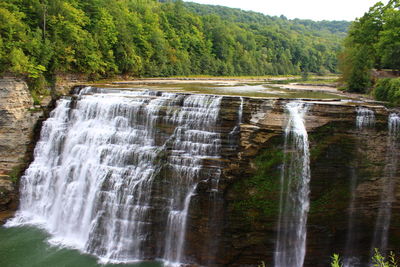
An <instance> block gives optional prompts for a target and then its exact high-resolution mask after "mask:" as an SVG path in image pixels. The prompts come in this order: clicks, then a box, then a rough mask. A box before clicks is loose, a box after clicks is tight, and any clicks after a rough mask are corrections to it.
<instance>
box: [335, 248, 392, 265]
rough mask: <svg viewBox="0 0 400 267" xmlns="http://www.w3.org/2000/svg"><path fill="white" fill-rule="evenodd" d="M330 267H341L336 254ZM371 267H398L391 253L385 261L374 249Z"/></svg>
mask: <svg viewBox="0 0 400 267" xmlns="http://www.w3.org/2000/svg"><path fill="white" fill-rule="evenodd" d="M331 266H332V267H343V265H342V263H341V262H340V257H339V255H338V254H333V257H332V262H331ZM371 266H372V267H398V265H397V262H396V256H395V255H394V253H393V252H390V254H389V256H388V259H386V258H385V257H384V256H382V254H381V253H380V252H379V250H378V249H375V254H374V255H373V256H372V265H371Z"/></svg>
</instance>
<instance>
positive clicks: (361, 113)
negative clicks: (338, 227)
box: [343, 107, 375, 267]
mask: <svg viewBox="0 0 400 267" xmlns="http://www.w3.org/2000/svg"><path fill="white" fill-rule="evenodd" d="M356 112H357V117H356V127H357V131H358V132H359V133H361V132H363V131H368V130H369V129H371V128H373V127H374V125H375V113H374V111H373V110H370V109H368V108H363V107H358V108H357V109H356ZM359 143H360V142H358V144H359ZM357 168H358V166H357V163H356V166H353V167H352V168H351V179H350V204H349V214H348V226H347V234H346V245H345V254H344V259H343V265H344V267H355V266H359V264H360V259H359V258H358V256H357V255H356V250H357V241H356V239H357V237H356V235H355V232H356V231H355V229H354V228H355V223H356V215H357V214H356V211H357V206H358V205H357V201H356V199H357V194H356V192H357V183H358V174H357V171H356V169H357Z"/></svg>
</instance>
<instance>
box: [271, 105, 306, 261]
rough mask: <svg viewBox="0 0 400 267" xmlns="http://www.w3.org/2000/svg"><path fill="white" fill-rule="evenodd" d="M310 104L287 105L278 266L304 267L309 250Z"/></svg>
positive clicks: (276, 251)
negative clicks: (306, 117) (307, 125)
mask: <svg viewBox="0 0 400 267" xmlns="http://www.w3.org/2000/svg"><path fill="white" fill-rule="evenodd" d="M307 109H308V107H307V105H305V104H304V103H300V102H292V103H288V104H287V105H286V110H287V112H288V114H289V118H288V122H287V126H286V129H285V144H284V152H285V159H284V163H283V166H282V171H281V197H280V212H279V222H278V237H277V244H276V250H275V266H276V267H294V266H296V267H301V266H303V262H304V257H305V253H306V235H307V230H306V225H307V214H308V210H309V206H310V200H309V192H310V189H309V182H310V178H311V175H310V152H309V143H308V134H307V130H306V126H305V121H304V116H305V115H306V113H307Z"/></svg>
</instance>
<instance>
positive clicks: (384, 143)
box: [188, 99, 400, 266]
mask: <svg viewBox="0 0 400 267" xmlns="http://www.w3.org/2000/svg"><path fill="white" fill-rule="evenodd" d="M287 102H288V100H257V99H245V100H244V105H243V106H244V108H243V119H242V124H241V127H240V133H239V135H238V136H237V140H236V142H237V148H236V151H235V152H234V153H228V154H225V155H222V158H223V159H224V168H223V172H222V173H223V175H222V177H221V180H220V190H221V193H220V194H221V195H220V202H219V207H218V209H217V210H218V212H216V213H215V214H216V215H215V218H214V222H215V227H214V228H213V229H214V230H213V231H214V232H213V233H209V232H208V233H207V230H206V229H207V225H210V222H209V221H207V222H205V221H204V219H203V220H201V219H200V218H204V217H207V215H206V214H204V210H208V212H209V210H210V209H209V208H208V209H207V207H210V205H209V202H210V201H209V200H207V197H206V196H207V195H206V194H205V192H203V193H204V197H203V198H202V197H201V196H202V194H199V196H198V197H197V198H198V200H197V201H196V202H194V205H193V207H192V209H191V211H192V214H191V218H192V221H191V223H190V228H189V229H190V230H189V234H188V235H189V236H192V238H191V239H190V240H191V242H190V243H189V244H188V252H189V253H188V255H192V256H193V257H194V258H196V260H195V261H197V262H200V263H202V264H206V265H207V262H210V261H213V260H215V266H258V264H259V263H260V262H261V261H264V262H265V263H266V264H267V266H271V265H273V258H274V251H275V246H276V237H277V221H278V217H279V200H280V175H281V168H282V162H283V145H284V138H283V136H284V132H283V129H284V126H285V125H286V121H287V114H286V112H285V108H284V106H285V104H286V103H287ZM308 103H309V104H308V105H309V108H308V112H307V115H306V117H305V121H306V123H305V124H306V127H307V131H308V134H309V140H310V161H311V162H310V168H311V182H310V191H311V193H310V202H311V203H310V211H309V214H308V223H307V241H306V243H307V249H306V251H307V252H306V256H305V263H304V266H327V265H329V262H330V257H331V256H332V254H333V253H340V255H341V256H342V257H346V256H347V257H350V256H355V257H357V258H358V260H359V261H360V262H361V263H362V264H366V263H367V262H368V259H369V258H370V256H371V254H370V252H371V248H373V247H379V245H378V244H377V240H376V239H377V238H378V239H379V235H380V236H382V235H384V233H379V227H381V228H382V226H379V227H377V225H379V224H381V223H380V222H379V221H380V220H382V216H380V215H379V214H382V213H385V212H386V213H390V214H386V215H388V216H391V219H390V218H389V221H390V223H389V225H390V226H389V232H388V241H387V247H386V249H388V250H389V249H394V248H396V247H398V246H399V245H400V244H399V241H398V240H399V237H400V236H399V231H398V228H399V227H400V224H399V221H400V213H399V211H400V205H399V202H398V201H396V199H399V196H400V190H399V184H398V183H396V182H395V181H396V179H398V178H399V173H398V171H397V170H396V168H394V170H393V168H392V167H393V166H392V167H390V166H391V165H393V164H397V163H396V162H394V161H393V158H394V157H396V158H397V157H398V151H395V152H394V151H393V150H392V149H391V147H392V146H391V145H390V142H389V141H388V138H389V133H388V116H389V113H390V112H389V111H388V110H386V109H385V108H384V107H382V106H370V107H369V109H371V110H373V111H374V115H375V122H374V123H373V124H372V125H370V126H368V127H365V128H362V129H360V128H358V127H356V121H357V107H356V106H355V105H354V104H348V103H343V102H315V101H308ZM239 105H240V101H238V99H236V100H233V99H232V100H231V101H230V102H228V103H225V107H226V108H225V109H224V111H225V114H224V113H223V114H221V119H222V121H223V122H222V124H229V123H230V124H232V121H235V120H236V118H237V117H236V118H235V115H234V114H235V113H237V111H235V110H237V109H238V108H239ZM228 114H230V115H228ZM232 114H233V115H232ZM224 121H225V123H224ZM388 166H389V168H392V173H391V174H389V173H388ZM388 194H391V196H388ZM207 203H208V206H207ZM388 205H391V208H389V209H388V208H387V207H388ZM385 206H386V208H382V207H385ZM200 214H202V215H200ZM379 218H380V219H379ZM218 223H219V224H218ZM215 229H217V230H215ZM215 231H217V232H215ZM199 233H204V234H203V236H201V234H200V236H199ZM374 233H375V235H377V234H376V233H378V237H376V236H375V237H374ZM207 238H208V239H207ZM201 240H211V241H212V240H214V241H215V243H217V244H214V247H213V248H210V247H208V248H209V250H210V251H215V252H214V254H215V255H218V256H217V257H215V258H214V259H213V260H210V255H209V254H207V253H206V252H201V249H200V247H198V244H199V243H201ZM378 243H379V242H378ZM209 244H213V243H209ZM203 251H204V250H203ZM207 266H208V265H207ZM210 266H212V265H210Z"/></svg>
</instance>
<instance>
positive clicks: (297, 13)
mask: <svg viewBox="0 0 400 267" xmlns="http://www.w3.org/2000/svg"><path fill="white" fill-rule="evenodd" d="M185 1H186V2H196V3H200V4H208V5H221V6H228V7H234V8H240V9H243V10H252V11H256V12H260V13H264V14H266V15H271V16H280V15H284V16H285V17H287V18H289V19H294V18H300V19H312V20H348V21H353V20H355V19H356V18H359V17H361V16H362V15H364V13H365V12H367V11H368V10H369V8H370V7H371V6H373V5H374V4H375V3H377V2H379V1H378V0H185ZM382 2H383V3H384V4H386V3H387V2H388V1H387V0H384V1H382Z"/></svg>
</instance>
